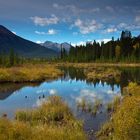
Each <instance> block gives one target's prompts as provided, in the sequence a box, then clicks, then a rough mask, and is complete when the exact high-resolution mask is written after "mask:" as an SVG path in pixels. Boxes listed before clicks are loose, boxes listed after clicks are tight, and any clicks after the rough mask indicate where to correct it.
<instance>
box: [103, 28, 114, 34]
mask: <svg viewBox="0 0 140 140" xmlns="http://www.w3.org/2000/svg"><path fill="white" fill-rule="evenodd" d="M116 31H117V28H108V29H106V31H105V32H106V33H113V32H116Z"/></svg>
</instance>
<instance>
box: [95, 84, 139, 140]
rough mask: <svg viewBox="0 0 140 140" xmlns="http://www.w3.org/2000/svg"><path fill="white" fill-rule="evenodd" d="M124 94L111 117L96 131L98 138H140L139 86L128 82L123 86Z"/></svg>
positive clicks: (113, 139)
mask: <svg viewBox="0 0 140 140" xmlns="http://www.w3.org/2000/svg"><path fill="white" fill-rule="evenodd" d="M124 95H125V96H124V98H123V99H122V100H121V102H118V104H117V105H116V106H115V109H114V112H113V114H112V117H111V119H110V120H109V121H108V122H106V123H105V124H104V125H103V126H102V127H101V129H100V131H99V132H98V133H97V137H98V139H99V140H139V139H140V86H139V85H137V84H135V83H130V84H129V86H128V87H126V88H124Z"/></svg>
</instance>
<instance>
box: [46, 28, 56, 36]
mask: <svg viewBox="0 0 140 140" xmlns="http://www.w3.org/2000/svg"><path fill="white" fill-rule="evenodd" d="M56 33H57V32H56V31H55V30H54V29H49V30H48V33H47V34H49V35H54V34H56Z"/></svg>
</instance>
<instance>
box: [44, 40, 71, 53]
mask: <svg viewBox="0 0 140 140" xmlns="http://www.w3.org/2000/svg"><path fill="white" fill-rule="evenodd" d="M41 45H42V46H44V47H46V48H48V49H52V50H54V51H57V52H58V53H60V51H61V47H62V48H65V50H66V51H67V52H68V51H69V49H70V47H71V44H69V43H67V42H64V43H61V44H59V43H55V42H51V41H46V42H44V43H42V44H41Z"/></svg>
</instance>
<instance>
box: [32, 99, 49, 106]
mask: <svg viewBox="0 0 140 140" xmlns="http://www.w3.org/2000/svg"><path fill="white" fill-rule="evenodd" d="M45 102H46V99H45V98H43V99H37V101H36V103H35V104H34V105H33V107H39V106H41V105H42V104H43V103H45Z"/></svg>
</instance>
